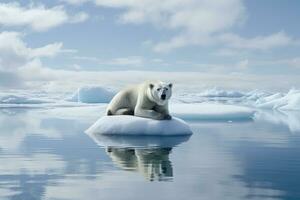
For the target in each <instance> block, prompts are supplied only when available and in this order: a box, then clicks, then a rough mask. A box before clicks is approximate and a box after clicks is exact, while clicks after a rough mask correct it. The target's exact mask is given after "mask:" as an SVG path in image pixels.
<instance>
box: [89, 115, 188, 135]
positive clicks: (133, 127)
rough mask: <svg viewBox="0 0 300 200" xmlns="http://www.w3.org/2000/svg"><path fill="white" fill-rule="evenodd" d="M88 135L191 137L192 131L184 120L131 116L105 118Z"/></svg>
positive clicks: (91, 128)
mask: <svg viewBox="0 0 300 200" xmlns="http://www.w3.org/2000/svg"><path fill="white" fill-rule="evenodd" d="M86 133H88V134H93V133H97V134H103V135H160V136H169V135H191V134H192V131H191V129H190V127H189V125H188V124H187V123H185V122H184V121H183V120H181V119H178V118H176V117H173V118H172V119H171V120H154V119H147V118H141V117H136V116H129V115H114V116H104V117H101V118H100V119H99V120H98V121H96V122H95V124H93V125H92V126H91V127H90V128H89V129H88V130H86Z"/></svg>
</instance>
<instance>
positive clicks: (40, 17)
mask: <svg viewBox="0 0 300 200" xmlns="http://www.w3.org/2000/svg"><path fill="white" fill-rule="evenodd" d="M87 18H88V15H87V14H86V13H79V14H76V15H74V16H71V15H69V14H68V13H67V12H66V11H65V9H64V7H63V6H56V7H52V8H46V7H45V6H42V5H39V6H28V7H22V6H21V5H20V4H19V3H0V25H3V26H28V27H30V28H31V29H33V30H35V31H46V30H48V29H51V28H54V27H57V26H59V25H62V24H65V23H77V22H82V21H84V20H86V19H87Z"/></svg>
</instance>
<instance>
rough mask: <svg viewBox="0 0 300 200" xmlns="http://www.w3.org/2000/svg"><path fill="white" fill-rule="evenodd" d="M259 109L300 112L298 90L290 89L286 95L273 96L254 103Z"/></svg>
mask: <svg viewBox="0 0 300 200" xmlns="http://www.w3.org/2000/svg"><path fill="white" fill-rule="evenodd" d="M255 106H257V107H259V108H269V109H278V110H300V90H295V89H291V90H290V91H289V92H288V93H287V94H281V93H277V94H273V95H270V96H267V97H264V98H261V99H258V100H257V101H256V102H255Z"/></svg>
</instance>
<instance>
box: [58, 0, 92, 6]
mask: <svg viewBox="0 0 300 200" xmlns="http://www.w3.org/2000/svg"><path fill="white" fill-rule="evenodd" d="M60 1H62V2H66V3H68V4H72V5H81V4H83V3H86V2H88V1H90V0H60Z"/></svg>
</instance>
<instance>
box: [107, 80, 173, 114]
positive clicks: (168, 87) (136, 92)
mask: <svg viewBox="0 0 300 200" xmlns="http://www.w3.org/2000/svg"><path fill="white" fill-rule="evenodd" d="M171 95H172V84H171V83H169V84H167V83H163V82H160V81H155V82H150V81H147V82H144V83H142V84H140V85H137V86H133V87H129V88H127V89H124V90H122V91H120V92H119V93H118V94H116V96H114V98H113V99H112V100H111V102H110V104H109V106H108V108H107V115H135V116H139V117H145V118H151V119H157V120H161V119H171V116H170V115H169V109H168V100H169V99H170V97H171Z"/></svg>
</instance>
